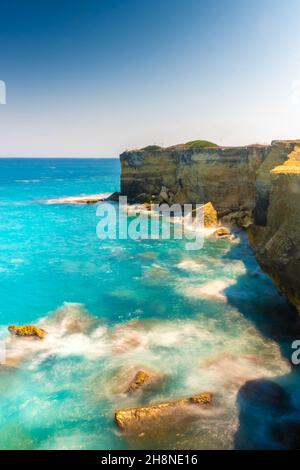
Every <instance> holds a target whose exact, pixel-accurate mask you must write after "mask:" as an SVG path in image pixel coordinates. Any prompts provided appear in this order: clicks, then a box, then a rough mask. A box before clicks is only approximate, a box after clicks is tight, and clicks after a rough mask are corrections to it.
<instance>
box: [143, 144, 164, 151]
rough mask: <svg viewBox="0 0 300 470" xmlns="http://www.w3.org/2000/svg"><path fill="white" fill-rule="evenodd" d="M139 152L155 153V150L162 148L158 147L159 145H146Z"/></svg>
mask: <svg viewBox="0 0 300 470" xmlns="http://www.w3.org/2000/svg"><path fill="white" fill-rule="evenodd" d="M141 150H149V151H155V150H162V147H160V146H159V145H147V147H144V148H142V149H141Z"/></svg>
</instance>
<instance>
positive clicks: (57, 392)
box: [0, 159, 295, 449]
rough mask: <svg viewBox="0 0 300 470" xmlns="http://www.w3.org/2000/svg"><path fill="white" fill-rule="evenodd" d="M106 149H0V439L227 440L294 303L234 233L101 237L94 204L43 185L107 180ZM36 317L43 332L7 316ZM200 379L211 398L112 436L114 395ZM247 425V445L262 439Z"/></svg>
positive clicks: (214, 443)
mask: <svg viewBox="0 0 300 470" xmlns="http://www.w3.org/2000/svg"><path fill="white" fill-rule="evenodd" d="M119 173H120V168H119V161H118V160H117V159H102V160H100V159H60V160H58V159H25V160H23V159H20V160H17V159H15V160H9V159H2V160H0V206H1V221H0V325H1V329H0V332H1V338H2V340H3V341H4V342H5V347H6V358H7V363H9V364H11V365H14V366H15V367H16V368H15V369H13V370H11V371H3V370H0V397H1V398H0V399H1V405H2V406H1V410H0V419H1V429H0V448H2V449H10V448H12V449H73V448H80V449H124V448H136V447H138V448H147V447H148V448H149V447H152V448H199V449H207V448H217V449H218V448H220V449H221V448H222V449H223V448H225V449H226V448H233V447H234V446H237V444H236V436H237V433H238V432H239V425H240V423H239V407H238V405H237V403H236V397H237V394H238V391H239V389H240V387H241V386H242V385H243V383H244V382H245V381H246V380H249V379H260V378H274V377H275V380H277V381H279V382H280V380H282V376H284V375H286V376H288V375H287V374H289V372H290V365H289V362H288V360H287V359H288V355H289V348H290V342H291V338H292V337H293V328H294V322H295V320H294V317H293V313H292V312H291V311H290V310H289V307H288V306H287V304H286V303H285V301H284V299H283V298H282V297H281V296H279V294H278V293H277V292H276V290H275V288H274V286H273V285H272V283H271V281H270V280H269V279H268V278H267V277H266V276H265V275H264V274H263V273H262V272H261V270H260V268H259V267H258V265H257V263H256V261H255V258H254V256H253V253H252V251H251V250H250V248H249V246H248V243H247V239H246V236H245V234H243V233H237V234H236V238H235V239H234V240H232V241H230V240H215V239H212V238H207V239H206V241H205V244H204V247H203V249H202V250H199V251H194V252H188V251H186V250H185V242H184V241H180V240H169V241H159V240H152V241H149V240H145V241H132V240H121V241H120V240H104V241H100V240H99V239H97V236H96V224H97V222H98V219H97V217H96V206H95V205H72V204H47V203H46V202H47V200H48V199H49V198H57V197H63V196H72V195H80V194H95V193H107V192H113V191H116V190H118V189H119V177H120V174H119ZM30 322H32V323H35V324H42V325H43V326H44V328H45V329H46V330H47V332H48V335H47V337H46V339H45V340H43V341H30V340H22V339H19V340H18V339H11V338H10V337H9V334H8V332H7V326H8V325H9V324H12V323H14V324H22V323H23V324H24V323H30ZM141 368H146V369H149V370H153V371H155V372H157V373H159V374H160V375H163V376H164V377H165V380H164V381H163V385H162V386H161V387H160V388H158V389H157V390H154V391H152V392H151V393H150V392H149V393H148V394H146V395H137V396H131V397H128V396H127V395H126V394H125V393H124V390H126V386H127V385H128V381H129V380H130V379H131V378H132V377H133V376H134V374H135V373H136V371H137V370H139V369H141ZM203 390H211V391H212V392H213V393H214V395H215V403H214V406H213V407H212V409H211V410H209V411H207V412H203V413H201V414H200V415H199V416H196V417H195V419H194V420H193V423H192V424H190V425H189V426H187V427H185V428H184V429H180V431H178V432H175V431H173V430H170V429H169V430H167V432H166V433H163V432H161V433H154V435H151V436H150V437H149V435H147V433H146V435H138V436H130V437H128V436H124V435H123V434H122V433H121V432H120V431H119V430H118V428H117V427H116V425H115V423H114V411H115V410H116V409H118V408H123V407H130V406H136V405H140V404H141V403H150V402H156V401H162V400H167V399H171V398H174V399H175V398H180V397H182V396H188V395H191V394H194V393H197V392H200V391H203ZM255 433H256V430H253V442H252V441H251V445H250V444H249V447H251V448H273V447H276V445H277V444H276V443H275V442H273V441H272V439H271V438H270V436H269V435H268V433H267V432H264V428H263V430H261V429H259V432H258V431H257V435H256V434H255Z"/></svg>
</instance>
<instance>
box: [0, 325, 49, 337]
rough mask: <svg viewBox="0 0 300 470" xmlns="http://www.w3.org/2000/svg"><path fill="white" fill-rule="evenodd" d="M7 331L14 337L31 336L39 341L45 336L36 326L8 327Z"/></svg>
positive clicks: (43, 331)
mask: <svg viewBox="0 0 300 470" xmlns="http://www.w3.org/2000/svg"><path fill="white" fill-rule="evenodd" d="M8 330H9V332H10V333H11V334H13V335H15V336H22V337H29V336H31V337H36V338H39V339H43V338H44V336H45V334H46V331H45V330H43V329H42V328H39V327H37V326H33V325H22V326H16V325H10V326H9V327H8Z"/></svg>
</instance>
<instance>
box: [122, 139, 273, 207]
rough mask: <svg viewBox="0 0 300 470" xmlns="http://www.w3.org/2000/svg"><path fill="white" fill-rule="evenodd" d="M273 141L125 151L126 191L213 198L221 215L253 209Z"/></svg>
mask: <svg viewBox="0 0 300 470" xmlns="http://www.w3.org/2000/svg"><path fill="white" fill-rule="evenodd" d="M268 149H269V147H268V146H250V147H236V148H221V147H210V148H195V149H188V150H187V149H185V148H184V147H183V148H182V146H178V147H171V148H169V149H154V150H152V148H151V147H150V150H148V149H146V150H137V151H130V152H124V153H123V154H122V155H121V157H120V158H121V165H122V176H121V192H122V193H123V194H126V195H127V196H128V197H130V198H132V199H135V200H136V199H138V200H140V199H141V198H142V199H143V198H144V199H148V200H149V198H151V197H152V196H154V197H156V198H157V197H160V198H161V199H162V200H165V201H166V202H170V203H173V202H176V203H178V202H179V203H181V204H184V203H199V204H200V203H205V202H208V201H211V202H212V203H213V205H214V206H215V207H216V209H217V210H218V212H219V214H223V213H228V212H234V211H238V210H249V211H252V210H253V208H254V203H255V180H256V176H257V171H258V169H259V167H260V166H261V164H262V162H263V161H264V160H265V158H266V155H267V153H268Z"/></svg>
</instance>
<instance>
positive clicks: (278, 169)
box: [249, 142, 300, 312]
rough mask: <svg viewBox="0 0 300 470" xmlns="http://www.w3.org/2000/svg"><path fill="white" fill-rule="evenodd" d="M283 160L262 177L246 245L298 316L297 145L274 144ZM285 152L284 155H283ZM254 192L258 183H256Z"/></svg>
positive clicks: (299, 176) (299, 200) (299, 172)
mask: <svg viewBox="0 0 300 470" xmlns="http://www.w3.org/2000/svg"><path fill="white" fill-rule="evenodd" d="M275 146H276V147H277V148H276V154H277V156H278V155H283V154H284V153H285V155H286V158H285V160H284V162H283V163H282V164H280V165H278V166H275V168H272V169H271V170H270V171H268V173H266V174H265V175H264V176H263V180H264V183H265V186H264V190H263V192H262V193H260V194H258V196H257V197H258V200H259V201H261V200H262V197H266V198H267V201H264V203H263V204H262V206H258V207H256V208H255V218H254V221H255V224H254V225H253V226H252V227H251V229H250V230H249V236H250V242H251V244H252V246H253V247H254V249H255V252H256V256H257V259H258V261H259V263H260V265H261V266H262V268H263V269H264V270H265V271H266V272H267V273H268V274H269V275H270V277H271V278H272V279H273V280H274V281H275V283H276V284H277V286H278V287H279V289H280V290H281V291H282V292H284V293H285V294H286V295H287V297H288V298H289V300H290V301H291V302H292V303H293V304H294V305H295V306H296V307H297V309H298V311H299V312H300V228H299V221H300V142H299V145H298V143H297V142H293V143H291V142H282V143H278V142H277V143H276V144H275ZM285 150H288V152H285ZM257 184H258V192H259V191H260V190H261V186H260V185H261V180H258V182H257Z"/></svg>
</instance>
